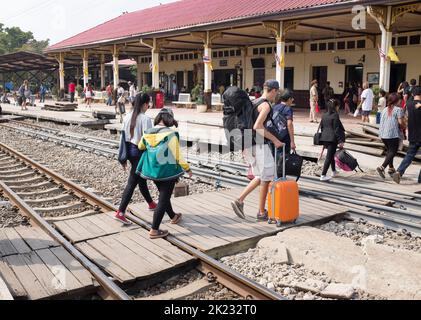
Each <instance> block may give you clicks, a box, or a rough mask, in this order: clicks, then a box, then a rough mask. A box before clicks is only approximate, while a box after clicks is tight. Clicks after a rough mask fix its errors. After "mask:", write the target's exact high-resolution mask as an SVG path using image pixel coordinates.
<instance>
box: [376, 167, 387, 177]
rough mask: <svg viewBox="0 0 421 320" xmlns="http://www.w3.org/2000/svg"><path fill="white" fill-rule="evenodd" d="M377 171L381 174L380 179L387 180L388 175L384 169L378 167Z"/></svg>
mask: <svg viewBox="0 0 421 320" xmlns="http://www.w3.org/2000/svg"><path fill="white" fill-rule="evenodd" d="M376 170H377V173H378V174H379V176H380V177H382V178H383V179H386V175H385V173H384V168H382V167H378V168H377V169H376Z"/></svg>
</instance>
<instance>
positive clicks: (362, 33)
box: [299, 23, 376, 36]
mask: <svg viewBox="0 0 421 320" xmlns="http://www.w3.org/2000/svg"><path fill="white" fill-rule="evenodd" d="M299 26H300V27H306V28H313V29H320V30H327V31H335V32H343V33H351V34H355V35H362V36H374V35H376V34H375V33H371V32H363V31H358V32H357V31H353V30H346V29H341V28H332V27H323V26H318V25H314V24H309V23H300V25H299Z"/></svg>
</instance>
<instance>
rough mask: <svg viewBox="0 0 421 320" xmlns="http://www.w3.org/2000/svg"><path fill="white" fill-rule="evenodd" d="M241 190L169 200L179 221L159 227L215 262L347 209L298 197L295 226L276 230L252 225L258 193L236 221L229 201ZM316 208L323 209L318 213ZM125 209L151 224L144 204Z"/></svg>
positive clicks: (271, 227) (256, 208)
mask: <svg viewBox="0 0 421 320" xmlns="http://www.w3.org/2000/svg"><path fill="white" fill-rule="evenodd" d="M241 192H242V189H239V188H237V189H231V190H229V191H221V192H212V193H204V194H198V195H192V196H189V197H182V198H175V199H173V200H172V204H173V207H174V210H175V211H176V212H180V213H183V216H184V218H183V221H182V222H181V223H180V225H177V226H174V225H171V224H170V223H169V222H170V221H169V218H168V217H166V218H164V220H165V219H167V220H165V222H164V223H163V225H162V229H164V230H168V231H169V232H170V233H171V234H172V235H174V236H175V237H177V238H178V239H179V240H182V241H184V242H186V243H187V244H189V245H191V246H193V247H195V248H196V249H199V250H201V251H203V252H205V253H206V254H208V255H210V256H212V257H214V258H216V259H218V258H221V257H224V256H228V255H234V254H237V253H240V252H242V251H243V250H248V249H249V248H252V247H253V246H255V245H256V244H257V243H258V242H259V241H260V240H261V239H262V238H265V237H269V236H272V235H275V234H277V233H279V232H281V231H283V230H286V229H288V228H294V227H299V226H303V225H312V224H315V223H318V222H323V221H325V220H331V219H332V218H334V217H337V216H342V215H344V214H346V212H347V208H345V207H343V206H339V205H335V204H330V203H327V202H323V201H319V200H315V199H310V198H305V197H302V198H301V200H300V211H301V216H300V218H299V219H298V221H297V222H296V224H289V225H285V226H284V227H283V228H277V227H276V225H269V224H268V223H267V222H256V215H257V212H258V211H259V210H258V197H259V195H258V193H257V192H255V193H252V194H251V195H250V196H249V198H247V200H246V202H245V204H246V205H245V214H246V216H247V220H242V219H240V218H238V217H237V216H236V215H235V213H234V212H233V210H232V207H231V201H233V200H235V199H236V198H238V196H239V195H240V193H241ZM320 208H323V210H321V209H320ZM129 210H130V211H131V212H132V213H133V214H134V215H135V216H137V217H138V218H140V219H142V220H144V221H146V222H148V223H151V222H152V218H153V213H152V212H150V211H149V210H148V209H147V205H146V204H132V205H131V206H130V208H129Z"/></svg>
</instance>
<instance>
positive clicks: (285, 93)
mask: <svg viewBox="0 0 421 320" xmlns="http://www.w3.org/2000/svg"><path fill="white" fill-rule="evenodd" d="M291 98H294V96H293V92H292V91H291V90H289V89H285V90H284V91H282V92H281V94H280V96H279V99H281V100H282V101H288V100H289V99H291Z"/></svg>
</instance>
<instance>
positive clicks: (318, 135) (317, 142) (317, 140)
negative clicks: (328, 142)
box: [313, 122, 323, 146]
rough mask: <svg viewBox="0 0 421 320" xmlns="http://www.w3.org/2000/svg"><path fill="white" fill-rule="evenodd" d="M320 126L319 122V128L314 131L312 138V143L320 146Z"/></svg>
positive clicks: (321, 143)
mask: <svg viewBox="0 0 421 320" xmlns="http://www.w3.org/2000/svg"><path fill="white" fill-rule="evenodd" d="M321 128H322V123H321V122H320V125H319V129H317V132H316V134H315V135H314V138H313V144H314V145H315V146H322V145H323V142H322V141H321V139H322V133H321V132H320V129H321Z"/></svg>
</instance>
